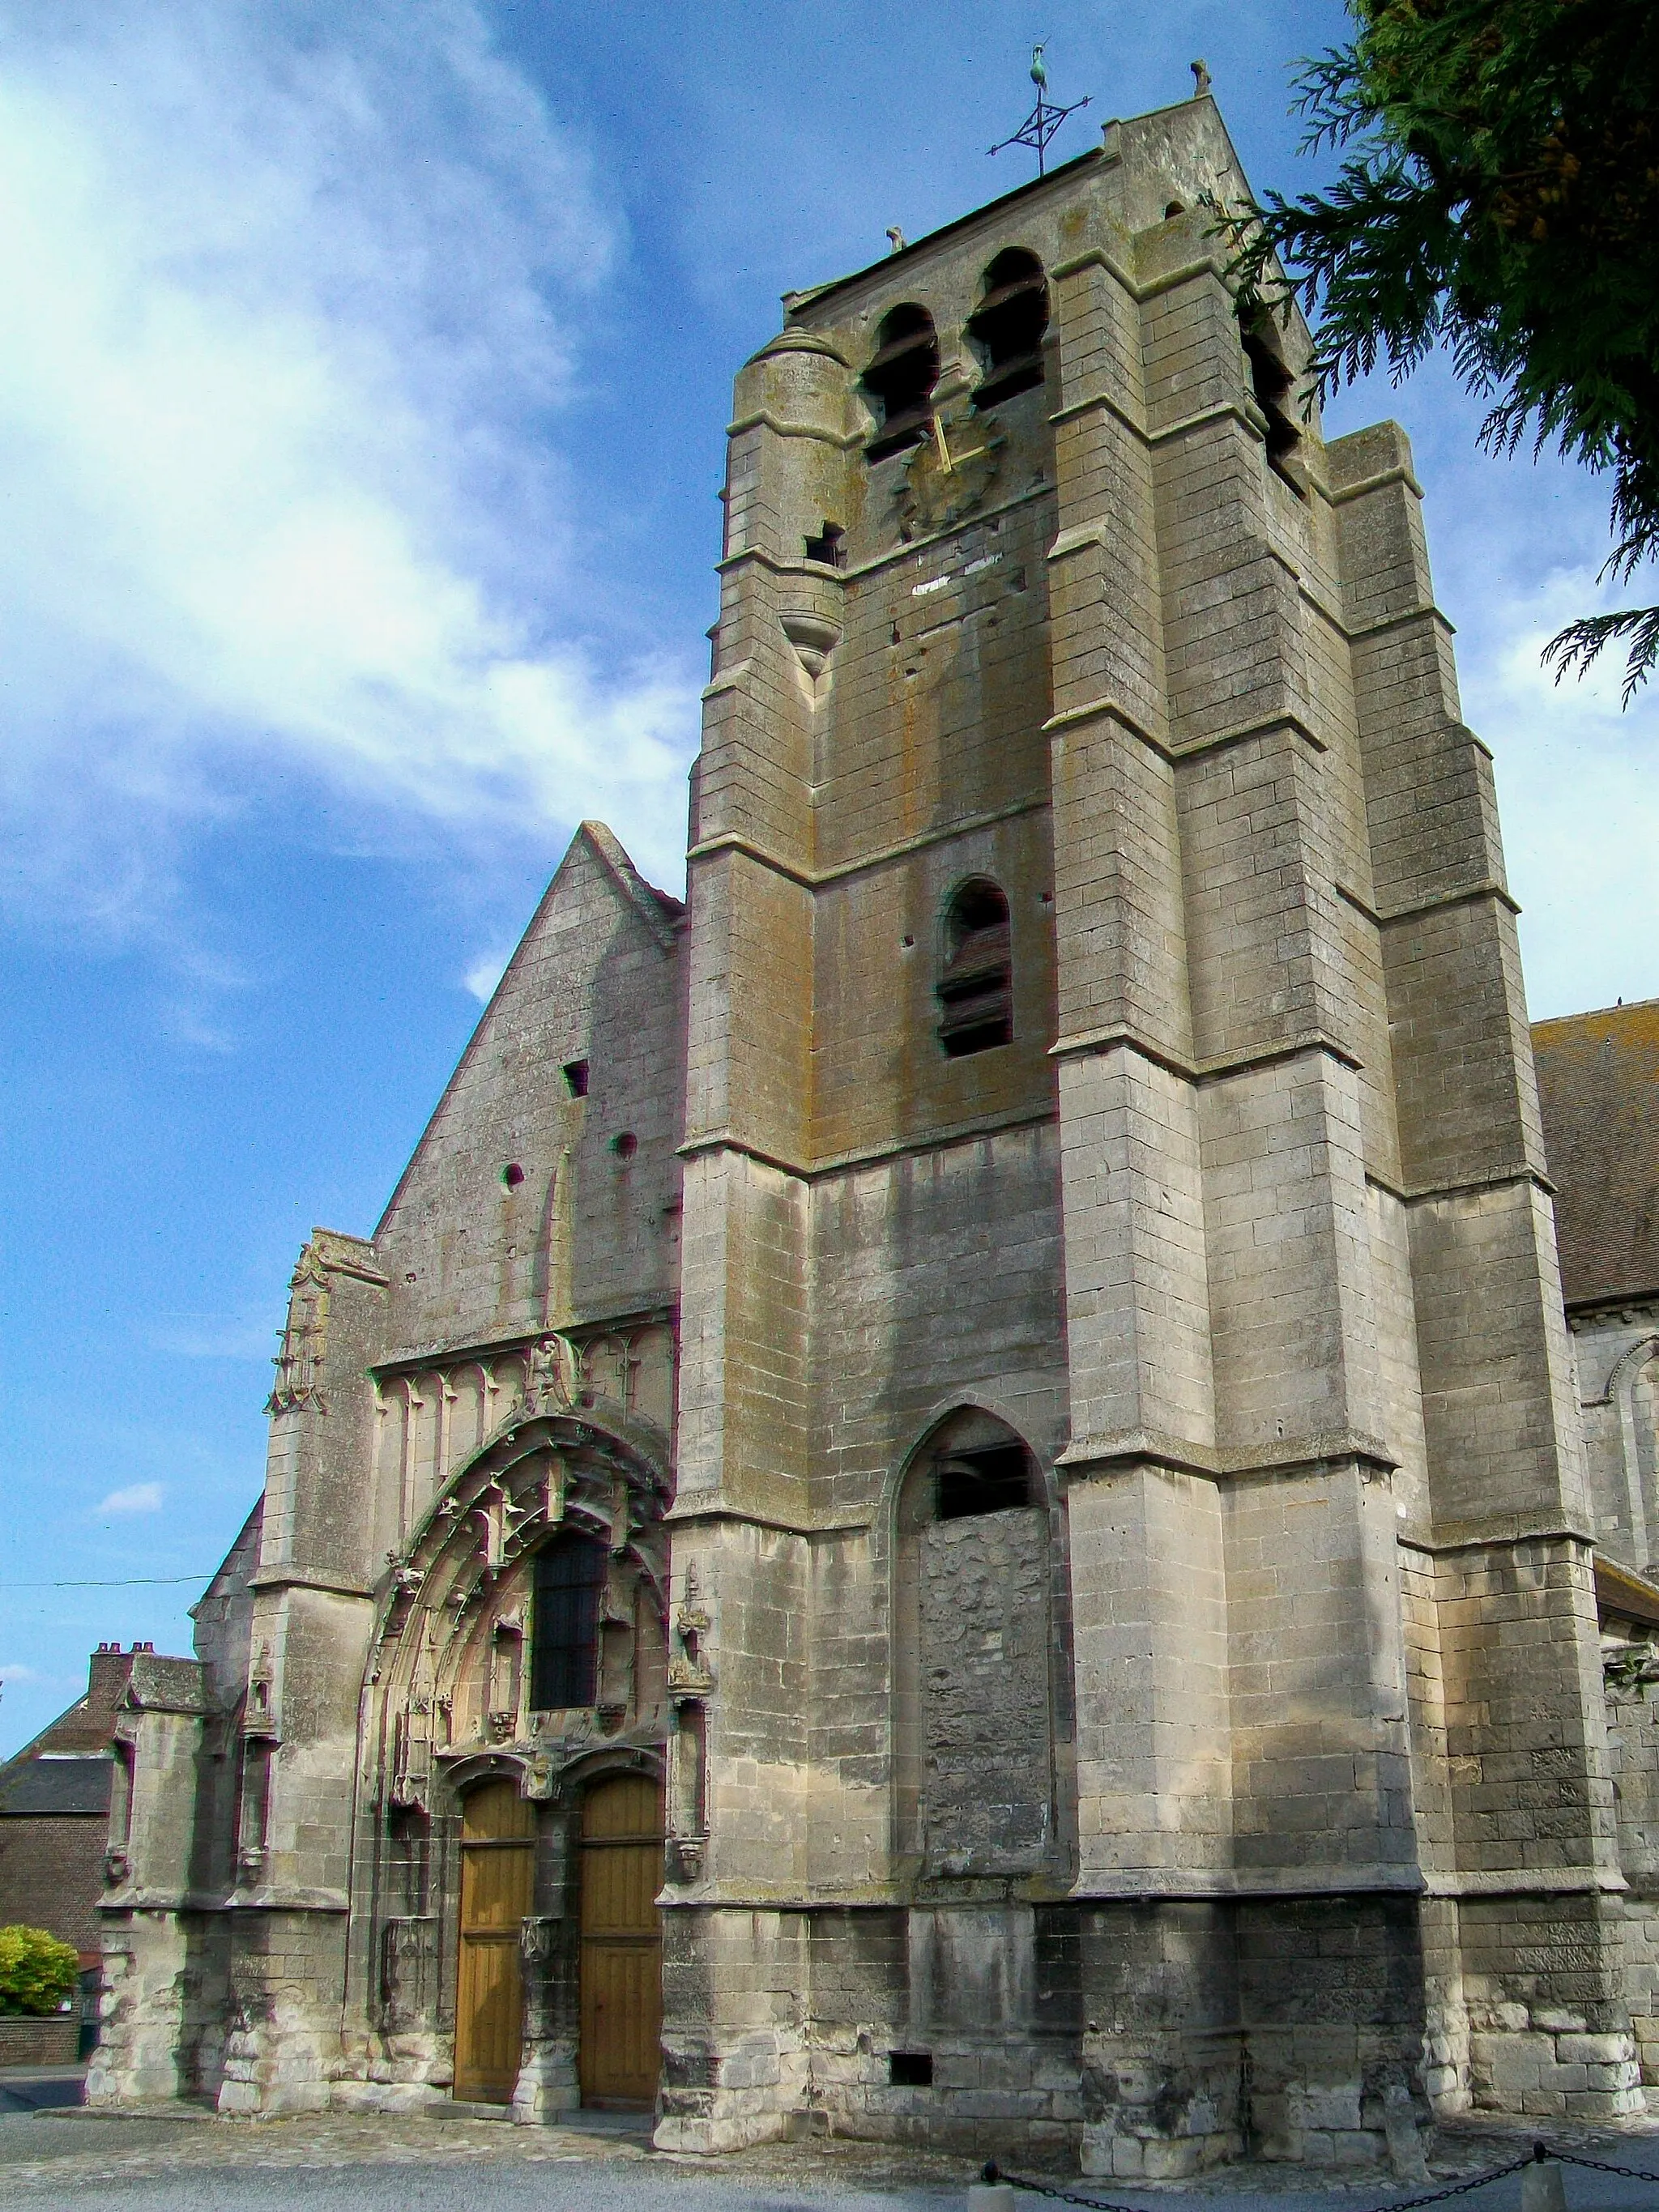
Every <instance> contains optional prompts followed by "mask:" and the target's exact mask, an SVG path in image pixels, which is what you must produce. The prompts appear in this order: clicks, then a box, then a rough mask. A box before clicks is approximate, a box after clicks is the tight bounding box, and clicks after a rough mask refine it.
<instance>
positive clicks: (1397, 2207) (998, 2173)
mask: <svg viewBox="0 0 1659 2212" xmlns="http://www.w3.org/2000/svg"><path fill="white" fill-rule="evenodd" d="M1547 2159H1555V2160H1558V2161H1559V2163H1560V2164H1561V2165H1563V2166H1589V2167H1591V2168H1592V2169H1593V2170H1594V2171H1595V2172H1597V2173H1616V2174H1619V2175H1620V2176H1621V2177H1622V2178H1623V2179H1625V2180H1626V2181H1646V2182H1650V2183H1653V2184H1655V2185H1659V2172H1644V2171H1643V2170H1642V2168H1641V2167H1640V2166H1613V2165H1610V2164H1609V2163H1608V2161H1607V2160H1606V2159H1602V2158H1584V2157H1582V2156H1581V2155H1580V2154H1579V2153H1578V2152H1577V2151H1571V2150H1557V2149H1556V2148H1554V2147H1553V2144H1550V2143H1547V2142H1534V2144H1533V2147H1532V2148H1531V2149H1530V2150H1529V2151H1528V2152H1526V2153H1525V2154H1524V2155H1523V2156H1522V2157H1520V2158H1512V2159H1510V2160H1509V2161H1508V2163H1507V2164H1506V2165H1504V2166H1487V2167H1486V2168H1485V2169H1484V2170H1483V2171H1482V2172H1480V2173H1472V2174H1470V2175H1468V2178H1467V2179H1464V2180H1462V2181H1454V2182H1450V2183H1449V2184H1448V2185H1447V2186H1446V2187H1445V2188H1444V2189H1431V2190H1429V2191H1426V2192H1425V2194H1424V2195H1422V2196H1420V2197H1393V2198H1391V2199H1390V2200H1389V2203H1387V2204H1381V2205H1378V2206H1377V2207H1376V2212H1421V2208H1422V2207H1423V2206H1424V2205H1426V2204H1444V2203H1448V2202H1449V2200H1450V2199H1451V2198H1452V2197H1467V2196H1468V2195H1469V2193H1470V2191H1473V2190H1476V2189H1485V2188H1486V2186H1487V2185H1488V2184H1489V2183H1491V2182H1494V2181H1504V2180H1507V2179H1508V2178H1509V2176H1510V2174H1512V2173H1519V2172H1522V2170H1523V2169H1524V2168H1525V2167H1527V2166H1541V2165H1543V2164H1544V2162H1545V2161H1546V2160H1547ZM980 2178H981V2180H982V2181H983V2182H984V2184H985V2185H986V2186H987V2188H993V2189H994V2188H995V2187H997V2186H998V2185H1003V2186H1005V2187H1006V2188H1009V2189H1024V2190H1026V2191H1029V2192H1030V2194H1031V2195H1032V2196H1033V2197H1053V2198H1054V2201H1055V2202H1056V2203H1060V2204H1078V2205H1081V2206H1083V2207H1084V2208H1085V2212H1146V2207H1145V2206H1144V2205H1135V2204H1118V2203H1114V2202H1113V2201H1112V2199H1111V2198H1110V2197H1085V2196H1084V2195H1083V2194H1082V2193H1081V2192H1080V2191H1078V2190H1075V2189H1057V2188H1055V2187H1054V2185H1053V2184H1052V2183H1050V2182H1047V2181H1034V2180H1032V2179H1031V2178H1030V2175H1028V2174H1023V2173H1010V2172H1008V2171H1007V2169H1006V2167H1005V2166H999V2165H998V2164H997V2162H996V2160H994V2159H989V2160H987V2161H986V2164H985V2166H984V2168H983V2170H982V2172H981V2177H980Z"/></svg>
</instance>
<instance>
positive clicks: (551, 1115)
mask: <svg viewBox="0 0 1659 2212" xmlns="http://www.w3.org/2000/svg"><path fill="white" fill-rule="evenodd" d="M680 912H681V909H680V908H679V905H678V902H677V901H675V900H672V899H671V898H669V897H667V896H666V895H665V894H663V893H661V892H658V891H654V890H652V889H651V887H650V886H649V885H648V884H646V883H645V882H644V881H643V879H642V878H641V877H640V876H639V874H638V873H637V872H636V871H635V868H634V867H633V865H632V863H631V862H630V861H629V859H628V856H627V854H625V853H624V852H623V849H622V848H621V846H620V845H618V844H617V841H616V839H615V838H614V837H613V836H611V833H610V831H609V830H608V829H605V827H604V825H603V824H602V823H583V825H582V827H581V829H580V830H579V831H578V833H577V835H576V836H575V838H574V840H573V841H572V843H571V846H570V848H569V850H568V852H567V854H565V857H564V859H563V860H562V862H561V863H560V866H559V868H558V870H557V872H556V874H555V876H554V878H553V880H552V882H551V884H550V885H549V886H548V890H547V892H546V894H545V896H544V898H543V899H542V902H541V904H540V905H539V906H538V908H537V910H536V913H535V915H534V916H533V918H532V921H531V923H530V926H529V927H528V928H527V929H526V932H525V934H524V937H523V939H521V940H520V945H519V946H518V949H517V951H515V952H514V953H513V957H512V959H511V960H510V961H509V962H508V963H507V969H506V972H505V973H504V974H503V975H502V977H501V981H500V983H499V984H497V986H496V987H495V993H494V994H493V995H492V997H491V999H490V1001H489V1005H488V1006H486V1008H485V1009H484V1012H483V1016H482V1018H480V1021H479V1023H478V1026H477V1030H475V1031H474V1033H473V1036H472V1039H471V1042H470V1043H469V1044H468V1046H467V1048H466V1050H465V1053H464V1054H462V1056H461V1060H460V1062H459V1066H457V1068H456V1071H455V1073H454V1074H453V1077H452V1078H451V1079H450V1081H449V1083H448V1085H447V1086H446V1088H445V1091H444V1094H443V1097H441V1100H440V1101H439V1103H438V1107H437V1109H436V1111H435V1113H434V1115H433V1116H432V1119H431V1121H429V1122H428V1125H427V1128H426V1130H425V1133H423V1135H422V1139H421V1141H420V1143H419V1145H418V1146H416V1151H415V1153H414V1156H413V1158H411V1160H410V1164H409V1166H408V1168H407V1169H406V1170H404V1175H403V1176H402V1178H401V1180H400V1181H399V1182H398V1188H397V1189H396V1190H395V1192H394V1193H393V1194H392V1200H391V1202H390V1204H389V1205H388V1206H387V1208H386V1213H385V1215H384V1216H383V1218H382V1219H381V1221H380V1226H379V1228H378V1229H377V1230H376V1231H375V1237H374V1243H375V1249H376V1251H377V1253H378V1254H379V1255H380V1260H381V1263H382V1265H383V1266H384V1267H386V1271H387V1273H388V1274H389V1275H390V1277H391V1285H392V1288H391V1310H392V1337H393V1349H394V1351H397V1352H402V1351H409V1352H415V1351H422V1350H426V1349H430V1348H435V1347H438V1346H445V1345H453V1344H458V1343H462V1342H480V1341H492V1340H498V1339H502V1338H509V1337H513V1336H515V1335H522V1334H530V1333H532V1332H534V1331H535V1330H538V1329H539V1328H543V1327H544V1326H545V1325H546V1324H547V1322H548V1320H549V1318H550V1311H551V1303H550V1302H552V1301H553V1300H554V1292H555V1287H556V1286H555V1285H554V1284H553V1282H552V1280H551V1273H552V1244H553V1241H554V1237H555V1232H556V1220H555V1215H556V1209H557V1207H558V1206H559V1205H560V1204H561V1203H562V1202H563V1200H565V1199H568V1184H569V1182H571V1180H572V1179H573V1178H572V1176H571V1164H572V1162H573V1160H574V1158H576V1156H577V1155H578V1154H579V1153H580V1152H582V1150H583V1148H584V1144H585V1142H586V1143H588V1144H589V1146H590V1148H591V1146H592V1143H594V1142H598V1141H599V1140H601V1139H605V1138H608V1137H610V1136H616V1135H619V1134H621V1133H623V1132H624V1131H625V1132H626V1133H627V1134H628V1135H629V1137H630V1138H631V1139H633V1141H634V1146H635V1148H638V1147H639V1146H643V1145H645V1144H646V1143H647V1139H648V1140H650V1141H651V1143H652V1144H653V1147H654V1153H655V1155H656V1156H658V1158H659V1160H660V1159H661V1158H668V1159H671V1158H672V1151H673V1145H674V1143H675V1142H676V1141H677V1131H678V1108H679V1087H680V1083H679V1056H678V1044H677V1036H678V920H679V915H680ZM578 1066H581V1067H585V1068H586V1070H587V1071H589V1073H588V1076H587V1078H586V1081H587V1083H588V1085H589V1088H588V1089H587V1090H586V1092H584V1091H582V1090H581V1089H580V1086H579V1083H578V1082H577V1081H573V1079H572V1076H571V1075H570V1074H569V1073H567V1071H568V1070H574V1069H575V1068H577V1067H578ZM613 1123H614V1125H615V1127H612V1126H611V1125H612V1124H613ZM629 1157H630V1158H631V1157H632V1153H631V1152H630V1155H629ZM639 1180H640V1181H641V1182H643V1181H644V1180H645V1174H644V1171H643V1170H642V1173H641V1177H640V1178H639ZM561 1181H563V1184H564V1186H565V1188H564V1190H563V1193H562V1194H561ZM587 1257H588V1258H589V1260H590V1261H592V1260H593V1259H598V1260H599V1261H601V1262H602V1261H603V1259H604V1255H603V1254H589V1255H587Z"/></svg>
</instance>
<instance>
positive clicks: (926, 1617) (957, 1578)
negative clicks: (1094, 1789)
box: [892, 1407, 1054, 1879]
mask: <svg viewBox="0 0 1659 2212" xmlns="http://www.w3.org/2000/svg"><path fill="white" fill-rule="evenodd" d="M894 1539H895V1541H894V1550H893V1570H894V1574H893V1613H892V1634H893V1765H894V1814H895V1844H896V1851H897V1854H898V1856H899V1857H900V1859H901V1861H907V1860H908V1862H910V1863H912V1864H913V1865H915V1864H916V1863H918V1862H919V1863H920V1866H919V1870H920V1871H921V1873H922V1874H923V1875H926V1876H927V1877H928V1878H930V1879H939V1878H943V1877H949V1876H951V1875H968V1876H977V1875H1030V1874H1035V1873H1036V1872H1037V1871H1039V1870H1040V1869H1042V1868H1044V1867H1045V1866H1047V1865H1048V1863H1049V1861H1050V1858H1051V1857H1052V1854H1053V1850H1054V1748H1053V1737H1054V1724H1053V1714H1054V1698H1053V1695H1052V1691H1051V1683H1050V1674H1051V1669H1052V1660H1053V1649H1052V1647H1053V1637H1052V1634H1051V1620H1052V1615H1053V1607H1052V1589H1051V1584H1052V1581H1053V1565H1054V1562H1053V1550H1052V1545H1051V1541H1050V1530H1049V1520H1048V1510H1047V1503H1046V1499H1045V1496H1044V1490H1043V1484H1042V1476H1041V1473H1040V1470H1039V1468H1038V1467H1037V1463H1036V1457H1035V1455H1033V1453H1032V1452H1031V1450H1030V1448H1029V1446H1028V1445H1027V1444H1026V1443H1024V1439H1023V1438H1022V1437H1019V1436H1018V1435H1017V1434H1016V1433H1015V1432H1014V1431H1013V1430H1012V1429H1011V1428H1010V1427H1009V1426H1008V1425H1007V1424H1006V1422H1004V1421H1001V1420H999V1419H997V1417H996V1416H995V1415H994V1414H993V1413H985V1412H982V1411H981V1410H980V1409H979V1408H977V1407H963V1409H962V1410H961V1411H960V1412H958V1413H953V1414H951V1415H949V1416H947V1418H946V1419H945V1420H944V1421H942V1422H940V1423H939V1425H938V1426H937V1427H936V1428H935V1429H934V1430H933V1433H932V1434H931V1435H930V1436H929V1437H927V1439H926V1441H925V1442H924V1443H923V1444H922V1445H921V1448H920V1449H918V1450H917V1452H916V1453H915V1455H914V1456H913V1458H912V1460H911V1462H910V1465H909V1467H908V1470H907V1471H906V1474H905V1476H904V1479H903V1481H902V1483H901V1485H900V1486H899V1492H898V1498H897V1504H896V1526H895V1529H894Z"/></svg>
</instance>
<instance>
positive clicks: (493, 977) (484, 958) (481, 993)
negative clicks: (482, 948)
mask: <svg viewBox="0 0 1659 2212" xmlns="http://www.w3.org/2000/svg"><path fill="white" fill-rule="evenodd" d="M512 957H513V954H512V951H511V948H509V949H508V950H507V951H505V952H483V953H480V954H479V956H478V957H477V959H476V960H475V961H474V962H473V963H472V965H471V967H470V968H469V969H467V971H466V973H465V975H463V976H462V978H461V981H462V982H463V983H465V986H466V987H467V989H468V990H469V991H470V992H471V994H472V995H473V997H474V998H475V999H476V1000H477V1001H478V1003H479V1005H480V1006H487V1005H488V1004H489V1000H490V999H491V998H492V997H493V996H494V995H495V986H496V984H497V983H499V982H500V981H501V978H502V976H503V975H506V973H507V962H508V961H509V960H510V959H511V958H512Z"/></svg>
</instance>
